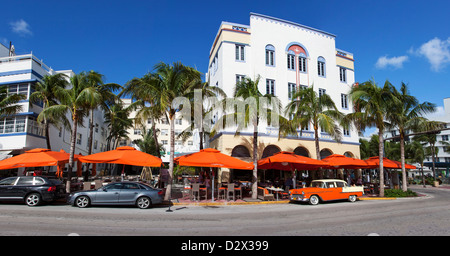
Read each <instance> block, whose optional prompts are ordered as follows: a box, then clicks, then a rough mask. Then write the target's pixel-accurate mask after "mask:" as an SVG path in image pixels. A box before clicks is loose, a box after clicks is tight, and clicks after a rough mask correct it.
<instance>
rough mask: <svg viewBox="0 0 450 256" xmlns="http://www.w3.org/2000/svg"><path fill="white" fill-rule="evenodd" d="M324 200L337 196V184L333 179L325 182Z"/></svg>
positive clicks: (333, 198)
mask: <svg viewBox="0 0 450 256" xmlns="http://www.w3.org/2000/svg"><path fill="white" fill-rule="evenodd" d="M322 199H323V200H335V199H337V198H336V185H335V184H334V182H332V181H327V182H325V187H324V189H323V196H322Z"/></svg>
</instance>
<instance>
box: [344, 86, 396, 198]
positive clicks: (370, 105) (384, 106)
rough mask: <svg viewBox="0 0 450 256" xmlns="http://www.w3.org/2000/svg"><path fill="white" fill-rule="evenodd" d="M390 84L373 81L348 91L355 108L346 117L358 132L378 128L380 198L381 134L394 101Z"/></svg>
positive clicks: (381, 194)
mask: <svg viewBox="0 0 450 256" xmlns="http://www.w3.org/2000/svg"><path fill="white" fill-rule="evenodd" d="M392 88H393V86H392V84H391V83H390V82H389V81H386V82H385V84H384V86H383V87H378V85H377V84H376V83H375V82H374V81H373V80H369V81H367V82H364V83H361V84H359V85H358V86H355V87H353V88H352V89H351V91H350V97H351V99H352V101H353V105H354V106H355V112H353V113H350V114H348V115H347V116H346V119H348V120H352V121H353V122H354V123H355V125H356V127H357V128H358V130H359V131H364V130H365V128H366V127H374V126H375V127H377V128H378V137H379V144H378V152H379V153H378V156H379V161H380V168H379V170H380V176H379V177H380V196H384V168H383V148H384V142H383V133H384V130H385V127H386V125H387V124H386V122H385V119H386V116H387V114H386V113H388V112H389V111H390V107H391V106H392V104H393V103H394V101H395V98H394V97H393V93H392V91H393V90H392Z"/></svg>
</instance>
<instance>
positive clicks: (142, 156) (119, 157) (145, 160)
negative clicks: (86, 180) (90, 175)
mask: <svg viewBox="0 0 450 256" xmlns="http://www.w3.org/2000/svg"><path fill="white" fill-rule="evenodd" d="M79 160H80V161H81V162H83V163H96V164H98V163H110V164H124V165H135V166H149V167H160V166H161V164H162V160H161V159H160V158H158V157H156V156H152V155H150V154H147V153H144V152H142V151H139V150H137V149H135V148H133V147H129V146H124V147H118V148H116V149H115V150H110V151H106V152H100V153H96V154H92V155H88V156H82V157H80V158H79Z"/></svg>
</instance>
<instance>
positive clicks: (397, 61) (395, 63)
mask: <svg viewBox="0 0 450 256" xmlns="http://www.w3.org/2000/svg"><path fill="white" fill-rule="evenodd" d="M407 60H408V56H399V57H392V58H389V57H388V56H382V57H380V58H378V60H377V63H376V64H375V67H376V68H378V69H384V68H387V67H388V66H392V67H394V68H396V69H397V68H402V67H403V62H405V61H407Z"/></svg>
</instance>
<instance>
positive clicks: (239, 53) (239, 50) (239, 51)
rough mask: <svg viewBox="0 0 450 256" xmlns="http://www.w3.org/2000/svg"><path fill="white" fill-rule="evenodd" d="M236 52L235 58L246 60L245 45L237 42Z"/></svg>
mask: <svg viewBox="0 0 450 256" xmlns="http://www.w3.org/2000/svg"><path fill="white" fill-rule="evenodd" d="M235 47H236V54H235V59H236V60H239V61H245V46H244V45H241V44H236V46H235Z"/></svg>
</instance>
